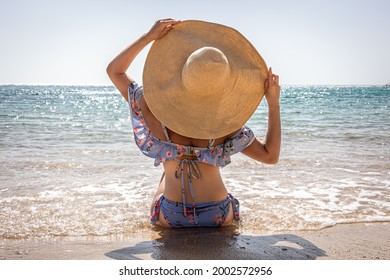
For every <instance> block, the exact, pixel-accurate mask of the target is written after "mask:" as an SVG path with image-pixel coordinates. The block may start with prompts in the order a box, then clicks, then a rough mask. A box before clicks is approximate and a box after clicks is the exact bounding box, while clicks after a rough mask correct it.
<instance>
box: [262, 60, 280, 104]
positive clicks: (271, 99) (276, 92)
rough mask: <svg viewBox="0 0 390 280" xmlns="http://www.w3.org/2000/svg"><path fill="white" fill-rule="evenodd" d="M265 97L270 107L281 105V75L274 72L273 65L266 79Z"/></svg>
mask: <svg viewBox="0 0 390 280" xmlns="http://www.w3.org/2000/svg"><path fill="white" fill-rule="evenodd" d="M265 98H266V99H267V103H268V106H269V107H274V106H279V99H280V85H279V76H278V75H275V74H273V73H272V68H271V67H270V68H269V70H268V78H267V80H266V81H265Z"/></svg>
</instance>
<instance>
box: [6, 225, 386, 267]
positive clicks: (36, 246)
mask: <svg viewBox="0 0 390 280" xmlns="http://www.w3.org/2000/svg"><path fill="white" fill-rule="evenodd" d="M389 241H390V223H361V224H342V225H336V226H334V227H330V228H326V229H322V230H318V231H294V232H262V233H249V232H239V229H237V228H224V229H183V230H172V229H164V230H161V229H158V228H156V229H151V230H150V232H149V233H147V234H145V233H142V234H130V235H120V236H105V237H92V236H89V237H56V238H46V239H30V240H10V239H2V240H0V259H9V260H19V259H20V260H23V259H25V260H100V259H106V260H108V259H121V260H137V259H142V260H150V259H155V260H178V259H179V260H183V259H194V260H195V259H200V260H205V259H210V260H222V259H241V260H243V259H251V260H260V259H265V260H307V259H308V260H314V259H330V260H365V259H367V260H378V259H380V260H389V259H390V242H389Z"/></svg>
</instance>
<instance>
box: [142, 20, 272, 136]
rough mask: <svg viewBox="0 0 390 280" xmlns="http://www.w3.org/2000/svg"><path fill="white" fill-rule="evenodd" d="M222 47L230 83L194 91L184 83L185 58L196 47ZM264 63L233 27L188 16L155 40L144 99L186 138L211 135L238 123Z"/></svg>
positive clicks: (254, 97)
mask: <svg viewBox="0 0 390 280" xmlns="http://www.w3.org/2000/svg"><path fill="white" fill-rule="evenodd" d="M204 47H213V48H217V49H219V50H220V51H222V52H223V53H224V54H225V56H226V58H227V60H228V61H229V65H230V67H231V69H232V75H231V79H230V81H229V85H228V86H229V87H228V88H227V89H225V90H223V91H220V92H215V94H212V95H210V96H199V95H197V94H194V93H193V92H188V90H187V89H186V88H185V87H184V86H183V83H182V80H181V75H182V69H183V67H184V64H185V63H186V61H187V58H188V57H189V56H190V55H191V54H192V53H193V52H194V51H196V50H198V49H200V48H204ZM267 74H268V71H267V65H266V63H265V61H264V60H263V58H262V57H261V56H260V54H259V53H258V52H257V50H256V49H255V48H254V47H253V45H252V44H251V43H250V42H249V41H248V40H247V39H246V38H245V37H244V36H243V35H242V34H240V33H239V32H238V31H237V30H235V29H233V28H230V27H227V26H224V25H220V24H216V23H210V22H203V21H194V20H188V21H183V22H181V23H180V24H178V25H177V26H176V27H175V28H174V29H172V30H171V31H169V32H168V33H167V34H166V35H165V36H164V37H163V38H162V39H159V40H156V41H155V42H154V43H153V45H152V46H151V48H150V50H149V53H148V55H147V58H146V62H145V66H144V72H143V87H144V98H145V101H146V103H147V105H148V107H149V109H150V111H151V112H152V113H153V115H154V116H155V117H156V118H157V119H158V120H159V121H160V122H161V123H162V124H164V125H165V126H166V127H168V128H169V129H170V130H172V131H174V132H176V133H178V134H180V135H183V136H186V137H190V138H196V139H216V138H219V137H223V136H226V135H228V134H230V133H232V132H234V131H236V130H238V129H240V128H241V127H242V126H243V125H244V124H245V123H246V122H247V121H248V119H249V118H250V117H251V116H252V115H253V113H254V112H255V111H256V109H257V107H258V105H259V103H260V102H261V100H262V98H263V96H264V82H265V80H266V78H267Z"/></svg>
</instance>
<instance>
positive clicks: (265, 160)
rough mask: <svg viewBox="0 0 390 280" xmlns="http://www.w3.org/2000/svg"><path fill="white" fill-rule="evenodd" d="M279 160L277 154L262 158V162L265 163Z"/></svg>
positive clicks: (274, 162) (273, 162) (275, 162)
mask: <svg viewBox="0 0 390 280" xmlns="http://www.w3.org/2000/svg"><path fill="white" fill-rule="evenodd" d="M278 162H279V154H275V155H271V154H270V155H268V156H267V157H266V158H265V159H263V163H266V164H277V163H278Z"/></svg>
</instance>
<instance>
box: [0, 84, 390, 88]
mask: <svg viewBox="0 0 390 280" xmlns="http://www.w3.org/2000/svg"><path fill="white" fill-rule="evenodd" d="M0 86H63V87H66V86H69V87H115V86H114V85H113V84H50V83H47V84H45V83H37V84H34V83H30V84H29V83H0ZM280 86H281V87H300V86H304V87H309V86H332V87H353V86H355V87H378V86H379V87H389V86H390V83H386V84H282V85H280Z"/></svg>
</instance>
